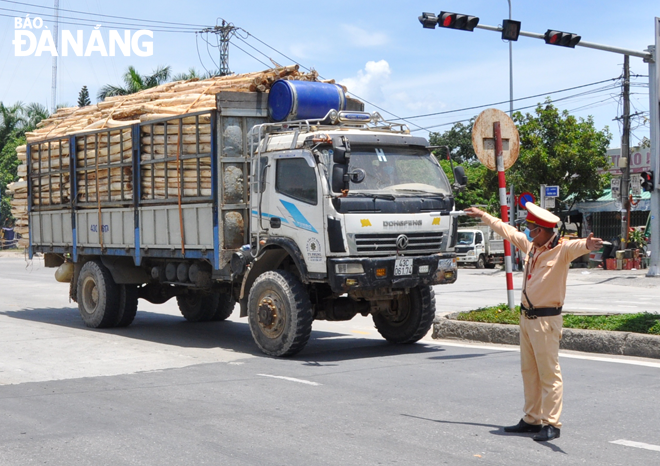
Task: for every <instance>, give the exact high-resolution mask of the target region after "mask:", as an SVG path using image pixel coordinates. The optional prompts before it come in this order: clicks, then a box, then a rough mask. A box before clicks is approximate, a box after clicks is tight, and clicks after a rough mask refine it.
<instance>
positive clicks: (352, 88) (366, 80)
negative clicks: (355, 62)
mask: <svg viewBox="0 0 660 466" xmlns="http://www.w3.org/2000/svg"><path fill="white" fill-rule="evenodd" d="M391 74H392V70H391V68H390V65H389V63H387V62H386V61H385V60H380V61H377V62H376V61H369V62H367V64H366V66H365V67H364V70H359V71H358V73H357V76H355V77H354V78H346V79H343V80H341V81H340V83H341V84H343V85H344V86H346V87H347V88H348V93H349V94H351V95H353V96H355V97H361V98H363V99H366V100H368V101H370V102H374V103H375V104H379V103H380V104H382V103H383V102H384V100H385V94H384V92H383V88H384V87H385V85H386V84H387V83H388V82H389V80H390V75H391Z"/></svg>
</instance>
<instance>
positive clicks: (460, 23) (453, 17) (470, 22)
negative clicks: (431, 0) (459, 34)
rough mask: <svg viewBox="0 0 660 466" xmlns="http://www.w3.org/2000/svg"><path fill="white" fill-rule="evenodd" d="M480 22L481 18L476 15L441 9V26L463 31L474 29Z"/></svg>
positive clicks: (439, 24)
mask: <svg viewBox="0 0 660 466" xmlns="http://www.w3.org/2000/svg"><path fill="white" fill-rule="evenodd" d="M477 24H479V18H477V17H476V16H469V15H461V14H459V13H449V12H448V11H441V12H440V16H439V17H438V26H440V27H441V28H449V29H459V30H461V31H474V28H475V27H477Z"/></svg>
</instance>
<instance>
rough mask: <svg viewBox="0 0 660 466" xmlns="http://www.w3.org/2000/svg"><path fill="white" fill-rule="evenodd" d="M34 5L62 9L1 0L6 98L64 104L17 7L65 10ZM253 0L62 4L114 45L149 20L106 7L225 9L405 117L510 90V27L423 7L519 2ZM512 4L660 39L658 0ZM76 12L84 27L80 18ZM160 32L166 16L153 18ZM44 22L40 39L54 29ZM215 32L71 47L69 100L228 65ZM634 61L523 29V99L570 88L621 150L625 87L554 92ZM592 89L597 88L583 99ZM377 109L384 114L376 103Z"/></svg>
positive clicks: (464, 8) (493, 13)
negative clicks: (497, 29)
mask: <svg viewBox="0 0 660 466" xmlns="http://www.w3.org/2000/svg"><path fill="white" fill-rule="evenodd" d="M21 3H23V4H21ZM25 4H32V5H40V6H44V7H52V6H53V0H23V1H22V2H7V1H3V0H0V8H2V9H0V15H6V16H0V101H2V102H4V103H5V104H11V103H13V102H16V101H23V102H34V101H36V102H40V103H42V104H44V105H48V106H50V93H51V62H52V58H51V55H50V54H49V53H44V54H42V56H40V57H37V56H34V55H32V56H26V57H17V56H15V51H14V45H13V44H12V40H13V39H14V34H15V28H14V26H15V20H14V19H13V16H20V17H25V13H20V12H17V11H11V10H20V11H21V12H31V15H30V17H31V18H34V17H35V16H40V17H42V19H43V20H44V23H45V24H46V25H47V26H49V27H52V23H51V22H50V20H49V18H48V17H47V16H46V15H47V14H51V13H52V10H50V9H48V8H46V9H44V8H38V7H36V6H28V5H25ZM244 5H245V2H238V1H231V2H230V1H217V0H216V1H202V0H188V1H187V2H181V1H171V0H160V1H139V2H138V1H132V2H131V1H125V0H115V1H113V2H105V1H102V0H79V1H73V0H60V8H62V9H69V10H76V11H79V12H87V13H91V14H92V16H88V15H82V14H80V13H72V12H61V13H60V14H61V15H62V16H70V17H75V18H83V17H86V18H91V19H92V22H93V23H94V24H101V27H100V29H99V30H100V31H101V34H102V36H103V37H104V38H105V40H106V41H107V39H108V30H110V29H115V30H119V31H123V30H124V29H126V28H127V26H126V23H135V21H131V20H128V19H111V18H107V17H101V16H98V15H115V16H124V17H126V18H139V19H142V20H151V21H154V20H155V21H166V22H172V23H187V24H192V25H200V26H203V25H208V26H213V25H215V24H216V20H217V18H224V19H225V20H227V21H230V22H232V23H233V24H234V25H236V26H239V27H241V28H243V29H244V30H246V31H248V32H250V33H251V34H252V35H253V36H256V37H257V38H258V39H260V40H261V41H263V42H264V43H266V44H268V45H269V46H271V47H272V48H274V49H276V50H278V51H280V52H282V53H284V54H285V55H287V56H288V57H289V58H290V59H293V60H295V61H297V62H299V63H301V64H302V65H304V66H306V67H310V68H311V67H313V68H315V69H316V70H317V71H318V72H319V73H320V74H321V76H323V77H325V78H334V79H336V80H337V81H339V82H342V83H343V84H345V85H347V86H348V88H349V92H351V93H353V94H354V95H356V96H358V97H362V98H364V99H366V100H368V101H369V102H372V103H374V104H375V105H377V106H379V107H382V108H384V109H386V110H388V111H389V112H392V113H393V114H395V115H396V116H399V117H409V116H415V115H420V114H427V113H436V112H446V111H453V110H458V109H462V108H466V107H471V106H478V105H485V104H489V103H493V102H500V101H508V99H509V56H508V45H507V43H506V42H503V41H502V40H501V39H500V35H499V34H498V33H494V32H489V31H484V30H478V29H477V30H475V31H474V32H472V33H470V32H464V31H455V30H449V29H440V28H437V29H435V30H427V29H423V28H422V27H421V25H420V24H419V22H418V20H417V17H418V16H419V15H420V14H421V13H422V12H423V11H429V12H434V13H436V14H437V13H439V12H440V11H441V10H444V11H451V12H458V13H468V14H472V15H474V16H478V17H479V18H480V24H487V25H493V26H496V25H498V24H501V22H502V19H504V18H506V17H508V3H507V1H506V0H463V1H458V0H442V1H430V0H425V1H417V0H407V1H390V0H386V1H378V2H376V1H371V0H362V1H355V0H353V1H343V0H337V1H334V2H310V1H297V0H289V1H287V2H273V1H260V0H255V1H253V2H251V3H250V5H251V7H250V8H248V7H245V6H244ZM512 9H513V18H514V19H517V20H520V21H522V29H523V31H530V32H537V33H544V32H545V31H546V30H547V29H549V28H551V29H557V30H562V31H568V32H574V33H578V34H580V35H581V36H582V40H584V41H588V42H595V43H600V44H608V45H614V46H618V47H623V48H628V49H633V50H638V51H642V50H644V49H645V48H646V47H647V46H648V45H650V44H652V43H653V40H654V39H653V17H654V16H660V2H658V1H657V0H648V1H647V0H633V1H630V2H627V3H625V4H622V3H621V2H615V1H610V0H601V1H592V0H577V1H576V0H573V1H566V0H554V1H552V2H547V1H544V2H541V1H535V0H527V1H525V2H523V1H521V0H512ZM63 21H68V22H72V23H81V21H79V20H77V19H66V20H63ZM108 21H117V22H119V23H121V24H110V23H108ZM163 26H165V25H163ZM168 26H173V25H168ZM157 28H158V25H156V24H151V25H147V26H146V27H145V29H154V30H155V29H157ZM64 29H67V30H70V31H74V34H75V31H76V30H78V29H80V30H82V31H83V33H84V38H85V39H84V40H85V43H87V40H88V38H89V37H90V36H91V34H92V31H93V27H92V26H81V25H79V24H61V25H60V31H62V30H64ZM191 30H192V29H191ZM33 32H35V33H36V35H37V38H38V37H39V36H38V35H39V34H40V32H41V31H38V30H34V31H33ZM196 37H197V41H196ZM204 37H205V36H203V35H197V36H196V35H195V34H194V33H190V32H188V33H185V32H176V33H166V32H160V31H157V30H155V31H154V37H153V55H152V56H148V57H139V56H135V55H134V54H132V56H130V57H124V56H122V55H121V54H119V53H118V54H117V56H114V57H109V56H108V57H102V56H100V54H99V53H97V52H96V53H92V55H91V56H88V57H77V56H68V57H61V58H60V60H59V73H58V99H57V100H58V102H60V103H67V104H69V105H74V104H75V102H76V100H77V97H78V91H79V90H80V88H81V87H82V86H83V85H87V86H88V88H89V90H90V94H91V95H92V97H94V96H95V95H96V93H97V91H98V89H99V88H100V87H101V86H102V85H104V84H107V83H111V84H117V85H118V84H121V75H122V73H123V72H124V71H125V70H126V68H127V67H128V66H129V65H133V66H135V67H136V68H137V69H138V71H140V72H141V73H143V74H147V73H149V72H150V71H152V70H153V69H155V68H156V67H157V66H159V65H171V67H172V69H173V71H174V72H175V73H177V72H183V71H186V70H187V69H188V68H190V67H195V68H196V69H198V70H203V69H204V68H206V69H212V68H214V67H215V65H214V63H213V60H215V62H216V63H217V62H218V52H217V49H215V48H213V47H210V48H208V50H207V44H206V43H205V42H204V40H203V39H204ZM246 40H247V42H248V43H249V44H250V45H252V46H254V47H255V48H257V49H259V50H260V51H261V52H263V53H264V54H265V55H267V56H269V57H271V58H273V59H274V60H276V61H277V62H279V63H281V64H290V63H291V60H290V59H289V58H285V57H283V56H282V55H280V54H278V53H277V52H275V51H274V50H272V49H270V48H268V47H267V46H265V45H263V44H262V43H260V42H258V41H256V40H254V39H253V38H250V37H248V38H247V39H246ZM234 42H235V44H236V46H238V47H241V48H243V49H244V50H246V51H248V52H249V53H251V54H252V55H254V56H255V57H256V58H258V59H259V60H261V61H263V62H266V63H270V61H269V59H268V58H266V56H264V55H263V54H260V53H259V52H258V51H256V50H254V49H253V48H250V47H249V46H248V45H246V44H245V42H242V41H241V40H239V39H234ZM236 46H234V45H231V46H230V52H229V53H230V67H231V70H232V71H234V72H237V73H242V72H249V71H256V70H260V69H264V68H265V66H264V64H262V63H260V62H259V61H257V60H255V59H254V58H252V57H250V56H248V55H247V54H246V53H244V52H243V51H241V50H239V49H238V48H237V47H236ZM200 57H201V59H200ZM622 64H623V57H622V56H621V55H617V54H612V53H606V52H602V51H597V50H591V49H587V48H584V47H577V48H576V49H568V48H563V47H556V46H549V45H546V44H545V43H544V42H543V41H542V40H538V39H531V38H525V37H521V38H520V39H519V41H518V42H515V43H514V44H513V67H514V98H521V97H527V96H531V95H536V94H542V95H544V96H545V95H550V96H551V97H552V98H553V99H559V98H566V97H570V98H568V99H566V100H562V101H558V102H557V103H556V105H557V106H558V107H560V108H562V109H567V110H569V111H571V113H573V114H575V115H577V116H580V117H585V118H586V117H587V116H588V115H593V116H594V120H595V124H596V127H597V128H599V129H602V128H603V127H605V126H609V127H610V130H611V132H612V133H613V136H614V137H613V140H612V143H611V145H612V147H618V146H619V145H620V142H619V141H620V132H619V124H618V123H617V122H616V121H613V118H615V117H617V116H618V115H620V113H621V106H620V91H619V90H618V89H613V88H612V85H613V84H614V83H611V82H610V83H603V84H600V85H597V86H591V87H585V88H583V89H579V90H574V91H569V92H564V93H556V94H551V93H552V92H553V91H557V90H560V89H565V88H570V87H574V86H580V85H584V84H589V83H594V82H597V81H603V80H607V79H610V78H616V77H618V76H620V74H621V70H622ZM631 69H632V72H633V73H636V74H639V75H645V76H646V75H647V74H648V67H647V65H646V64H645V63H643V62H642V60H641V59H639V58H634V57H633V58H631ZM646 83H647V78H645V77H640V78H635V79H634V80H633V88H632V92H633V96H632V105H633V107H632V108H633V110H632V111H633V112H645V111H648V105H649V104H648V87H645V84H646ZM605 87H607V88H605ZM590 90H591V91H595V92H593V93H592V94H589V95H582V96H576V94H578V93H582V92H584V91H590ZM92 100H93V101H94V102H95V101H96V100H95V99H94V98H93V99H92ZM542 100H544V97H537V98H534V99H530V100H523V101H520V102H516V103H514V108H519V107H527V106H530V105H534V104H535V103H537V102H539V101H542ZM497 107H498V108H501V109H503V110H508V107H509V105H508V102H507V103H506V104H503V105H499V106H497ZM367 108H368V109H370V110H374V108H373V107H370V106H368V107H367ZM479 111H480V110H469V111H461V112H454V113H448V114H445V115H439V116H434V117H427V118H417V119H412V120H410V121H411V122H414V123H415V124H416V125H418V126H419V127H422V128H425V130H418V129H419V128H418V126H415V125H412V124H411V125H410V126H411V129H412V130H418V131H417V134H420V135H426V134H428V130H429V129H430V130H433V131H445V130H447V129H449V128H450V127H451V123H452V122H455V121H459V120H463V119H469V118H470V117H472V116H475V115H476V114H477V113H478V112H479ZM525 111H531V109H529V110H525ZM381 113H383V114H384V116H386V117H388V118H394V117H393V116H392V115H388V114H385V112H381ZM634 126H638V127H637V128H636V129H635V130H634V133H633V138H632V142H633V143H635V142H637V140H638V138H639V139H641V138H642V137H643V136H645V135H648V124H647V126H644V125H643V121H642V119H641V118H640V119H638V120H637V121H636V123H635V125H634Z"/></svg>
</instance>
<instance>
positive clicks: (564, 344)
mask: <svg viewBox="0 0 660 466" xmlns="http://www.w3.org/2000/svg"><path fill="white" fill-rule="evenodd" d="M457 315H458V313H454V314H449V315H445V316H442V317H439V318H436V321H435V322H434V324H433V338H434V339H448V340H468V341H480V342H484V343H499V344H506V345H519V344H520V328H519V326H517V325H509V324H490V323H483V322H468V321H460V320H456V316H457ZM560 348H561V349H565V350H573V351H582V352H587V353H601V354H616V355H621V356H638V357H643V358H654V359H660V336H659V335H644V334H641V333H634V332H613V331H607V330H581V329H573V328H564V329H563V331H562V339H561V343H560Z"/></svg>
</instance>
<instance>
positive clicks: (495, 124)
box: [472, 108, 520, 310]
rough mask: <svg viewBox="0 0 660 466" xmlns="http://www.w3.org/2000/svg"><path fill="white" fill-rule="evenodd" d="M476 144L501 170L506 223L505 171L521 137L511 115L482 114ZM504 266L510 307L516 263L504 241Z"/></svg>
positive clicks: (483, 158)
mask: <svg viewBox="0 0 660 466" xmlns="http://www.w3.org/2000/svg"><path fill="white" fill-rule="evenodd" d="M472 147H473V148H474V151H475V153H476V154H477V158H478V159H479V161H480V162H481V163H483V164H484V165H485V166H486V167H488V168H489V169H490V170H497V179H498V184H499V197H500V213H501V217H502V222H504V223H508V222H509V212H508V204H507V198H506V197H507V196H506V177H505V174H504V171H505V170H506V169H508V168H509V167H511V166H512V165H513V164H514V162H515V161H516V159H517V158H518V152H519V150H520V139H519V136H518V130H517V129H516V125H515V124H514V123H513V120H512V119H511V117H509V115H507V114H506V113H504V112H502V111H501V110H497V109H494V108H489V109H486V110H484V111H483V112H481V113H480V114H479V116H478V117H477V120H476V121H475V122H474V127H473V129H472ZM504 267H505V270H506V291H507V298H508V304H509V309H511V310H513V309H515V307H516V303H515V297H514V295H513V273H512V270H513V265H512V261H511V244H510V243H509V242H508V241H506V240H505V241H504Z"/></svg>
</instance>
